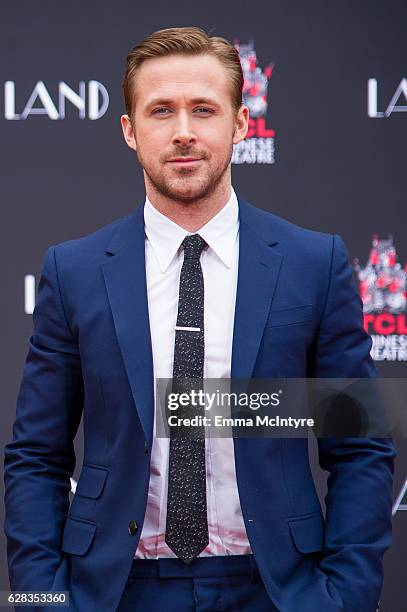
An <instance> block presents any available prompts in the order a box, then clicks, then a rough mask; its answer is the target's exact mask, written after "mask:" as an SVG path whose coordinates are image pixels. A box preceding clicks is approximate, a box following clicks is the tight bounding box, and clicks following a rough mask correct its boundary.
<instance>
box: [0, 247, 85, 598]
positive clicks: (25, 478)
mask: <svg viewBox="0 0 407 612" xmlns="http://www.w3.org/2000/svg"><path fill="white" fill-rule="evenodd" d="M33 320H34V329H33V334H32V336H31V337H30V339H29V350H28V355H27V358H26V363H25V367H24V371H23V378H22V382H21V387H20V391H19V394H18V399H17V408H16V417H15V421H14V425H13V439H12V441H11V442H9V443H8V444H7V445H6V447H5V462H4V467H5V470H4V478H5V522H4V531H5V534H6V537H7V556H8V567H9V576H10V586H11V589H13V590H48V589H50V588H51V586H52V583H53V581H54V577H55V573H56V569H57V567H58V566H59V564H60V563H61V560H62V551H61V546H62V533H63V527H64V524H65V520H66V515H67V512H68V508H69V491H70V488H71V486H70V477H71V476H72V473H73V471H74V469H75V461H76V460H75V451H74V445H73V440H74V437H75V435H76V432H77V429H78V426H79V422H80V419H81V414H82V409H83V385H82V375H81V364H80V357H79V350H78V343H77V341H76V339H75V338H74V335H73V333H72V331H71V329H70V327H69V324H68V322H67V319H66V316H65V312H64V306H63V303H62V299H61V293H60V290H59V284H58V272H57V267H56V259H55V247H50V248H49V249H48V251H47V253H46V255H45V259H44V263H43V269H42V274H41V278H40V282H39V288H38V300H37V304H36V307H35V309H34V314H33Z"/></svg>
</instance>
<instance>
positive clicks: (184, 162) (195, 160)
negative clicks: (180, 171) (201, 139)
mask: <svg viewBox="0 0 407 612" xmlns="http://www.w3.org/2000/svg"><path fill="white" fill-rule="evenodd" d="M201 161H202V158H200V157H174V158H172V159H169V160H168V163H170V164H173V165H179V166H195V165H197V164H199V162H201Z"/></svg>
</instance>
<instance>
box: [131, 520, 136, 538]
mask: <svg viewBox="0 0 407 612" xmlns="http://www.w3.org/2000/svg"><path fill="white" fill-rule="evenodd" d="M137 529H138V525H137V523H136V521H133V520H131V521H130V523H129V534H130V535H135V534H136V531H137Z"/></svg>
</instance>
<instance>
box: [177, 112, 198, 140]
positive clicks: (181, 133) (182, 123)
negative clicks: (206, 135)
mask: <svg viewBox="0 0 407 612" xmlns="http://www.w3.org/2000/svg"><path fill="white" fill-rule="evenodd" d="M172 142H173V144H176V145H178V146H183V147H186V146H189V145H191V144H195V143H196V135H195V133H194V132H193V130H192V126H191V121H190V119H189V117H188V113H186V112H180V113H179V115H178V117H177V122H176V126H175V131H174V134H173V138H172Z"/></svg>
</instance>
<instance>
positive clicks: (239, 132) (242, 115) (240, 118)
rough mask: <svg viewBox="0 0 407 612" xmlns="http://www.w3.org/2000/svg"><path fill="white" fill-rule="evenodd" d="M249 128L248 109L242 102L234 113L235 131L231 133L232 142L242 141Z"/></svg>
mask: <svg viewBox="0 0 407 612" xmlns="http://www.w3.org/2000/svg"><path fill="white" fill-rule="evenodd" d="M248 129H249V109H248V108H247V106H245V105H244V104H242V106H241V107H240V108H239V110H238V111H237V113H236V118H235V132H234V134H233V144H238V143H239V142H240V141H242V140H243V139H244V138H245V137H246V134H247V130H248Z"/></svg>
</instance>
